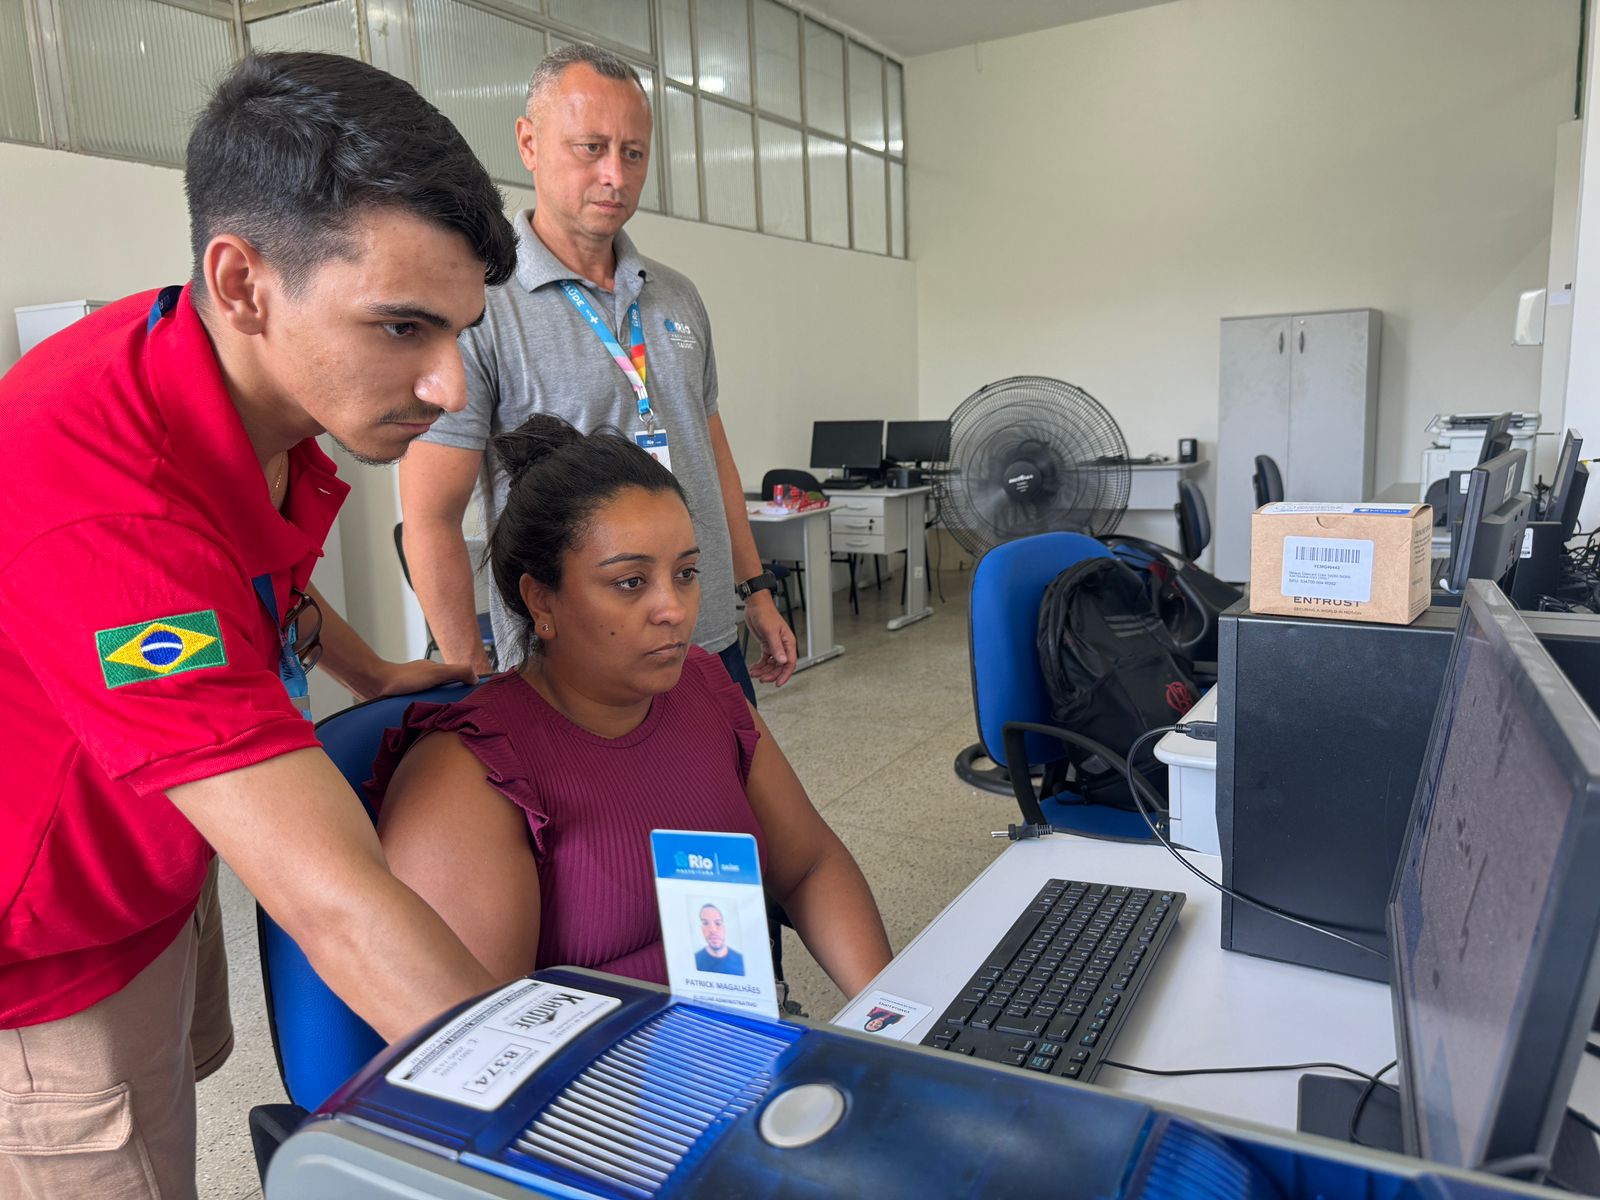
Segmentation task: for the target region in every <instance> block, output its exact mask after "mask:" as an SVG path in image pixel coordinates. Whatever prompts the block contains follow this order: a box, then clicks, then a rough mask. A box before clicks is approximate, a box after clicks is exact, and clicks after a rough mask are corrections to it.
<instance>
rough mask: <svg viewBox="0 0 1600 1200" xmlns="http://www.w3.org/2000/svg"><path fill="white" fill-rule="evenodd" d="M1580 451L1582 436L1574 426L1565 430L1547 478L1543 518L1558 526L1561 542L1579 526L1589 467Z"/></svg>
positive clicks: (1581, 448)
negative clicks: (1549, 479)
mask: <svg viewBox="0 0 1600 1200" xmlns="http://www.w3.org/2000/svg"><path fill="white" fill-rule="evenodd" d="M1582 451H1583V435H1582V434H1580V433H1579V432H1578V431H1577V430H1576V429H1569V430H1567V436H1566V437H1564V438H1562V439H1561V455H1560V457H1559V458H1557V459H1556V473H1555V477H1554V478H1553V479H1552V480H1551V481H1550V495H1549V496H1547V497H1546V498H1545V507H1544V519H1545V520H1546V521H1554V522H1555V523H1556V524H1558V525H1560V526H1561V540H1562V541H1563V542H1565V541H1567V540H1568V539H1569V538H1571V537H1572V534H1573V531H1574V530H1575V529H1577V527H1578V509H1579V508H1581V507H1582V506H1583V493H1584V490H1585V488H1586V487H1587V485H1588V482H1589V468H1588V467H1586V466H1584V465H1583V463H1582V462H1581V461H1580V460H1579V458H1578V455H1579V454H1581V453H1582Z"/></svg>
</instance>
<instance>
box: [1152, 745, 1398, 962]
mask: <svg viewBox="0 0 1600 1200" xmlns="http://www.w3.org/2000/svg"><path fill="white" fill-rule="evenodd" d="M1197 724H1200V723H1198V722H1197ZM1206 724H1211V725H1213V729H1212V730H1211V731H1210V733H1211V736H1210V737H1205V735H1204V734H1201V737H1202V738H1204V740H1207V741H1215V740H1216V734H1215V728H1214V722H1207V723H1206ZM1173 732H1177V733H1185V732H1186V730H1185V728H1184V726H1183V725H1182V724H1178V725H1160V726H1157V727H1156V728H1155V729H1149V730H1146V731H1145V732H1144V733H1142V734H1140V735H1139V736H1138V737H1137V738H1135V739H1134V741H1133V745H1132V746H1130V747H1129V748H1128V757H1127V758H1126V759H1125V760H1124V765H1125V767H1126V775H1127V779H1128V787H1129V788H1130V789H1131V790H1132V792H1133V803H1134V805H1135V807H1137V808H1138V810H1139V815H1140V816H1141V817H1143V818H1144V823H1145V824H1146V825H1148V826H1150V832H1151V833H1153V834H1155V836H1156V839H1157V840H1158V841H1160V843H1161V844H1162V845H1163V846H1165V847H1166V848H1167V851H1168V852H1169V853H1170V854H1171V855H1172V857H1173V858H1175V859H1177V860H1178V862H1179V863H1181V864H1182V865H1183V869H1184V870H1186V871H1188V872H1189V874H1191V875H1193V876H1195V877H1196V878H1198V879H1201V880H1203V881H1205V882H1206V883H1208V884H1210V885H1211V886H1212V887H1214V888H1216V889H1217V891H1219V892H1221V893H1222V894H1223V895H1224V896H1229V897H1231V898H1232V899H1234V900H1237V901H1238V902H1239V903H1240V904H1248V905H1249V906H1250V907H1251V908H1256V909H1260V910H1261V911H1262V912H1264V913H1268V914H1270V915H1272V916H1274V917H1277V918H1279V919H1280V920H1284V921H1287V922H1289V923H1290V924H1291V925H1298V926H1300V927H1301V928H1302V929H1309V930H1311V931H1312V932H1313V933H1320V934H1322V935H1323V936H1325V937H1330V938H1333V939H1334V940H1335V941H1338V942H1344V943H1345V944H1346V945H1348V946H1354V947H1355V948H1356V949H1357V950H1360V951H1362V952H1363V953H1366V954H1370V955H1372V956H1373V957H1375V958H1381V959H1382V960H1383V961H1385V962H1388V961H1389V956H1388V955H1387V954H1385V953H1384V952H1383V951H1382V950H1374V949H1373V948H1372V947H1371V946H1368V945H1365V944H1364V943H1362V942H1358V941H1356V939H1355V938H1351V937H1345V935H1344V934H1342V933H1335V932H1334V931H1333V930H1331V929H1327V928H1324V927H1323V926H1321V925H1316V924H1313V923H1312V922H1310V921H1306V920H1303V919H1301V918H1300V917H1297V916H1295V915H1294V914H1293V913H1290V912H1285V911H1284V910H1283V909H1281V908H1277V907H1275V906H1273V905H1271V904H1267V903H1266V902H1265V901H1262V900H1257V899H1255V898H1254V897H1251V896H1246V895H1245V894H1244V893H1243V892H1236V891H1234V890H1233V889H1232V888H1230V887H1225V886H1224V885H1223V884H1222V883H1220V882H1219V881H1217V880H1215V879H1213V878H1211V876H1209V875H1207V874H1206V873H1205V872H1204V871H1202V870H1201V869H1200V868H1199V867H1197V866H1195V865H1194V864H1193V863H1192V862H1190V861H1189V860H1188V859H1186V858H1185V857H1184V856H1183V855H1181V854H1179V853H1178V848H1177V847H1176V846H1174V845H1173V844H1172V843H1171V842H1170V841H1168V840H1167V835H1166V834H1164V833H1162V832H1161V830H1160V828H1159V827H1158V825H1157V823H1156V820H1155V818H1154V817H1152V816H1151V809H1150V808H1147V807H1145V800H1146V799H1147V798H1148V797H1146V796H1145V795H1144V794H1143V792H1142V791H1141V790H1140V789H1141V788H1149V787H1150V785H1149V783H1148V782H1146V780H1145V778H1144V776H1143V775H1140V774H1139V773H1138V772H1137V771H1135V770H1134V769H1133V760H1134V758H1135V756H1137V755H1138V753H1139V750H1140V747H1142V746H1143V745H1144V743H1145V742H1147V741H1149V740H1150V739H1151V738H1153V737H1157V736H1159V735H1160V734H1163V733H1173ZM1197 732H1199V731H1198V730H1197ZM1159 803H1160V797H1159V796H1158V797H1156V800H1155V804H1157V805H1159Z"/></svg>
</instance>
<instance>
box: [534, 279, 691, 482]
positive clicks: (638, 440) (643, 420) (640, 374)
mask: <svg viewBox="0 0 1600 1200" xmlns="http://www.w3.org/2000/svg"><path fill="white" fill-rule="evenodd" d="M561 290H562V291H563V292H565V293H566V295H567V299H568V300H570V301H571V302H572V307H573V308H575V309H577V310H578V313H579V315H580V316H582V317H583V319H584V320H585V321H587V322H588V323H589V328H590V329H592V330H594V335H595V337H597V338H599V339H600V343H601V345H603V346H604V347H605V348H606V349H607V350H608V351H610V353H611V357H612V359H613V360H614V361H615V362H616V364H617V367H618V368H619V369H620V370H621V371H622V374H623V375H624V376H625V377H626V378H627V380H628V385H629V386H630V387H632V388H633V394H634V397H635V399H636V400H637V401H638V405H639V423H640V424H641V425H642V426H644V428H643V429H640V430H639V431H638V432H636V433H635V434H634V435H633V443H634V445H636V446H638V447H639V449H641V450H643V451H644V452H645V453H646V454H648V455H649V456H650V457H651V458H653V459H655V460H656V461H657V462H659V463H660V464H661V465H662V466H664V467H665V468H666V469H667V470H669V471H670V470H672V450H671V448H670V447H669V446H668V445H667V431H666V430H665V429H663V428H661V426H660V424H659V423H658V422H657V421H656V414H655V411H654V410H653V409H652V408H651V407H650V389H649V388H648V387H647V386H646V384H645V376H646V374H647V371H646V367H645V350H644V323H643V321H641V320H640V318H639V302H638V301H637V300H635V301H634V302H633V303H632V304H630V305H629V306H628V340H629V341H630V342H632V343H633V345H632V347H631V351H630V350H624V349H623V348H622V345H621V343H619V342H618V341H617V339H616V338H615V337H613V336H612V334H611V330H609V329H607V328H606V324H605V322H604V321H602V320H601V319H600V314H599V313H597V312H595V310H594V306H593V305H592V304H590V303H589V299H588V297H587V296H585V295H584V294H583V291H582V290H581V289H580V288H579V287H578V285H577V284H575V283H573V282H572V280H570V279H563V280H562V281H561Z"/></svg>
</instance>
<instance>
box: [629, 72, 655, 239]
mask: <svg viewBox="0 0 1600 1200" xmlns="http://www.w3.org/2000/svg"><path fill="white" fill-rule="evenodd" d="M633 69H634V70H635V71H637V72H639V82H640V83H642V84H643V85H644V94H645V99H646V100H647V101H649V104H650V113H651V126H652V128H651V131H650V169H649V170H647V171H646V172H645V174H644V187H643V189H641V190H640V192H639V207H640V208H648V209H649V210H650V211H651V212H660V211H661V178H660V175H659V173H658V172H657V169H656V159H657V158H659V157H660V155H659V154H658V153H657V152H658V151H659V150H660V148H661V132H660V131H659V130H658V129H656V128H654V125H655V108H656V77H655V72H653V71H652V70H651V69H650V68H649V67H641V66H639V65H638V64H637V63H635V64H634V65H633Z"/></svg>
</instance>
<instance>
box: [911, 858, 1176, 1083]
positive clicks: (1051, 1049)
mask: <svg viewBox="0 0 1600 1200" xmlns="http://www.w3.org/2000/svg"><path fill="white" fill-rule="evenodd" d="M1183 901H1184V893H1182V892H1163V891H1160V890H1157V889H1152V888H1130V887H1119V886H1118V885H1116V884H1109V883H1082V882H1078V881H1076V880H1069V879H1052V880H1050V881H1049V882H1048V883H1046V884H1045V885H1044V886H1043V887H1042V888H1040V889H1039V894H1038V895H1037V896H1035V897H1034V898H1033V902H1032V903H1030V904H1029V905H1028V907H1027V908H1026V909H1025V910H1024V911H1023V913H1022V915H1021V916H1019V917H1018V918H1017V919H1016V921H1015V922H1013V923H1012V926H1011V928H1010V930H1008V931H1007V933H1006V935H1005V936H1004V937H1003V938H1001V939H1000V941H999V942H997V943H996V944H995V947H994V949H993V950H991V951H990V952H989V954H988V955H987V957H985V959H984V961H983V965H982V966H981V967H979V968H978V970H977V971H976V972H974V973H973V976H972V978H971V979H970V980H969V981H968V982H967V985H966V987H964V988H962V990H961V994H960V995H959V996H958V997H957V998H956V999H955V1001H954V1002H952V1003H951V1005H950V1007H949V1008H947V1009H945V1011H944V1015H943V1016H942V1017H940V1018H939V1021H938V1022H937V1023H936V1024H935V1025H934V1027H933V1030H932V1031H931V1032H930V1033H929V1034H928V1035H927V1036H926V1037H924V1038H923V1039H922V1044H923V1045H924V1046H934V1047H936V1048H939V1049H942V1050H950V1051H953V1052H955V1053H957V1054H970V1055H972V1056H973V1057H975V1058H982V1059H986V1060H988V1061H990V1062H1002V1063H1008V1064H1010V1065H1011V1066H1014V1067H1026V1068H1027V1069H1029V1070H1033V1071H1042V1072H1045V1073H1047V1074H1050V1075H1061V1076H1064V1077H1066V1078H1068V1079H1078V1080H1083V1081H1085V1082H1087V1081H1088V1080H1091V1079H1093V1078H1094V1077H1095V1075H1096V1074H1097V1073H1098V1072H1099V1070H1100V1064H1101V1062H1102V1061H1103V1060H1104V1059H1105V1057H1106V1053H1107V1050H1108V1048H1109V1046H1110V1044H1111V1041H1112V1039H1113V1038H1114V1037H1115V1036H1116V1033H1117V1031H1118V1030H1119V1029H1120V1028H1121V1027H1122V1024H1123V1022H1124V1021H1126V1020H1127V1016H1128V1010H1129V1008H1130V1007H1132V1005H1133V998H1134V996H1135V995H1137V994H1138V991H1139V988H1140V987H1141V986H1142V985H1143V984H1144V981H1145V980H1146V979H1147V978H1148V977H1149V975H1150V971H1151V970H1152V967H1153V964H1154V963H1155V959H1156V955H1157V953H1158V952H1159V951H1160V949H1161V947H1162V946H1164V945H1165V944H1166V941H1167V937H1168V935H1169V934H1170V933H1171V932H1172V930H1173V927H1174V926H1176V925H1177V923H1178V912H1179V910H1180V909H1182V907H1183Z"/></svg>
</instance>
